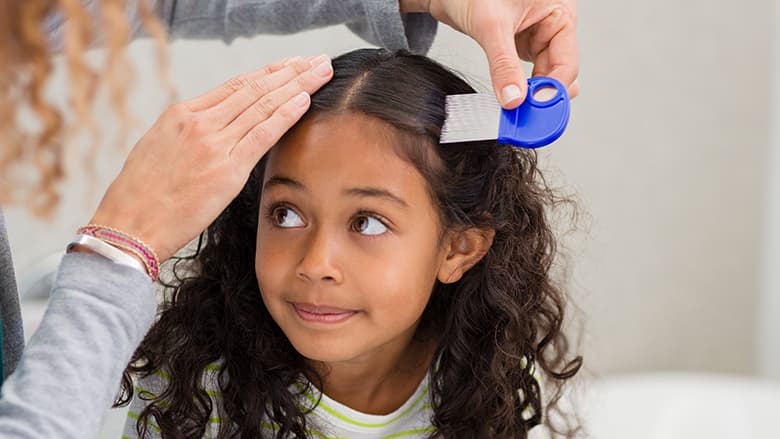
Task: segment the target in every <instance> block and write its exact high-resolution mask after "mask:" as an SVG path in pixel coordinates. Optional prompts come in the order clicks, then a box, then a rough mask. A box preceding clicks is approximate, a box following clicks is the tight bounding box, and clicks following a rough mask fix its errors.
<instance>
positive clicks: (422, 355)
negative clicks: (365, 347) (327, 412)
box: [314, 337, 437, 415]
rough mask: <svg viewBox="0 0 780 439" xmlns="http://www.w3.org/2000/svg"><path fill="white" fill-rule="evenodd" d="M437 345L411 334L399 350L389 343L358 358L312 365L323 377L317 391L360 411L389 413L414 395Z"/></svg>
mask: <svg viewBox="0 0 780 439" xmlns="http://www.w3.org/2000/svg"><path fill="white" fill-rule="evenodd" d="M436 344H437V343H436V340H435V339H433V338H425V339H423V340H413V339H411V337H410V339H409V342H408V343H406V345H405V346H402V347H401V349H398V348H395V349H394V348H393V347H392V346H388V347H387V349H383V350H382V351H381V352H376V353H374V354H373V355H370V356H367V357H366V358H363V359H359V360H354V361H350V362H343V363H331V364H323V363H318V364H315V365H314V367H315V368H316V369H317V371H318V372H319V373H320V375H321V376H322V377H323V388H322V389H320V390H321V391H322V392H323V393H324V394H326V395H328V397H329V398H331V399H333V400H335V401H338V402H340V403H341V404H344V405H346V406H347V407H350V408H352V409H354V410H357V411H360V412H363V413H367V414H372V415H385V414H388V413H392V412H393V411H395V410H396V409H398V408H399V407H401V406H402V405H403V404H404V403H405V402H406V401H407V400H408V399H409V398H410V397H411V396H412V394H414V392H415V390H416V389H417V387H418V385H419V384H420V382H421V381H422V380H423V378H424V377H425V374H426V373H428V370H429V369H430V367H431V362H432V361H433V354H434V352H435V350H436Z"/></svg>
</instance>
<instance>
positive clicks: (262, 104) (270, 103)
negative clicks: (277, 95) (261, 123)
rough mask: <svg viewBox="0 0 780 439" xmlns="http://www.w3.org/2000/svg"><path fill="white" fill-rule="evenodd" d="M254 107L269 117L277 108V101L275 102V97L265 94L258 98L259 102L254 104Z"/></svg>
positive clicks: (259, 112) (262, 114)
mask: <svg viewBox="0 0 780 439" xmlns="http://www.w3.org/2000/svg"><path fill="white" fill-rule="evenodd" d="M252 108H253V109H254V110H255V111H256V112H257V113H258V114H260V115H261V116H263V117H268V116H269V115H270V114H271V113H273V112H274V110H276V103H275V102H274V99H273V97H271V96H268V95H265V96H263V97H261V98H260V99H258V100H257V102H255V103H254V104H253V105H252Z"/></svg>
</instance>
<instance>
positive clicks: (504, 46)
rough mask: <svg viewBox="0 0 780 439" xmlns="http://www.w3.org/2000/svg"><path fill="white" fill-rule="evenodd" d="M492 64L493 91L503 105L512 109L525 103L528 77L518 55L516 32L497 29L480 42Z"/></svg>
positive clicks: (489, 62) (490, 64)
mask: <svg viewBox="0 0 780 439" xmlns="http://www.w3.org/2000/svg"><path fill="white" fill-rule="evenodd" d="M480 45H481V46H482V49H483V50H484V51H485V55H487V59H488V64H489V66H490V80H491V82H492V83H493V92H494V93H495V94H496V97H497V98H498V101H499V102H501V106H502V107H504V108H506V109H507V110H510V109H512V108H515V107H517V106H519V105H520V104H522V103H523V101H524V100H525V95H526V93H527V92H528V79H527V77H526V75H525V72H524V71H523V66H522V65H521V64H520V57H519V56H518V55H517V48H516V46H515V38H514V32H511V31H510V32H505V31H502V30H497V32H493V33H492V35H488V36H487V38H485V41H484V42H480Z"/></svg>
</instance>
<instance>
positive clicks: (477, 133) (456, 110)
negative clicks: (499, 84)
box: [439, 93, 501, 143]
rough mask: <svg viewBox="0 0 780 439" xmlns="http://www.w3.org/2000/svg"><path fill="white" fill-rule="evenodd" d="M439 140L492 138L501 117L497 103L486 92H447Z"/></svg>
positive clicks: (494, 135) (496, 134)
mask: <svg viewBox="0 0 780 439" xmlns="http://www.w3.org/2000/svg"><path fill="white" fill-rule="evenodd" d="M444 111H445V114H446V118H445V120H444V126H442V128H441V138H440V139H439V143H455V142H471V141H476V140H495V139H496V138H497V137H498V125H499V121H500V118H501V105H499V103H498V101H497V100H496V97H495V96H493V95H492V94H488V93H469V94H460V95H448V96H447V98H446V102H445V107H444Z"/></svg>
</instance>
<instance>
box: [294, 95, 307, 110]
mask: <svg viewBox="0 0 780 439" xmlns="http://www.w3.org/2000/svg"><path fill="white" fill-rule="evenodd" d="M292 103H293V104H295V105H297V106H299V107H305V106H306V105H308V104H309V94H308V93H306V92H305V91H302V92H301V93H300V94H299V95H298V96H296V97H294V98H292Z"/></svg>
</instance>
